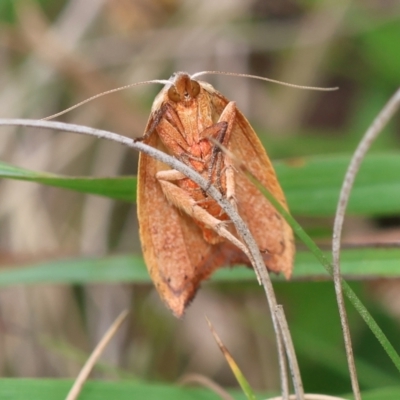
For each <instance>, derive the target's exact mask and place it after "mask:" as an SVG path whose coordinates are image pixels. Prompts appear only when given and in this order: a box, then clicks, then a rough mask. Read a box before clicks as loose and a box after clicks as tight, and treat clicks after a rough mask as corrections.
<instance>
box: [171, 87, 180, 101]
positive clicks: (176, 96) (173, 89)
mask: <svg viewBox="0 0 400 400" xmlns="http://www.w3.org/2000/svg"><path fill="white" fill-rule="evenodd" d="M168 97H169V99H170V100H172V101H173V102H175V103H177V102H178V101H180V100H181V96H179V93H178V92H177V91H176V87H175V86H171V87H170V88H169V89H168Z"/></svg>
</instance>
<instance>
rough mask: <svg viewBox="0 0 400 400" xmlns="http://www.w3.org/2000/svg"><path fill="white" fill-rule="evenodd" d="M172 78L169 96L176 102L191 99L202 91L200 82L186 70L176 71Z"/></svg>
mask: <svg viewBox="0 0 400 400" xmlns="http://www.w3.org/2000/svg"><path fill="white" fill-rule="evenodd" d="M170 80H171V81H172V85H171V87H170V88H169V89H168V98H169V99H170V100H171V101H173V102H175V103H178V102H180V101H183V102H188V101H191V100H193V99H195V98H196V97H197V96H198V94H199V93H200V84H199V82H197V81H195V80H193V79H191V78H190V76H189V75H188V74H187V73H186V72H176V73H175V74H174V75H172V76H171V78H170Z"/></svg>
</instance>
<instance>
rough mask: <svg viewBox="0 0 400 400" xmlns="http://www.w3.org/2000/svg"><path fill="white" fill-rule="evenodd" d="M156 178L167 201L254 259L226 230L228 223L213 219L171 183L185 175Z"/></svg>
mask: <svg viewBox="0 0 400 400" xmlns="http://www.w3.org/2000/svg"><path fill="white" fill-rule="evenodd" d="M156 178H157V180H158V182H159V183H160V185H161V188H162V191H163V193H164V195H165V197H166V198H167V200H168V201H169V202H170V203H171V204H173V205H174V206H175V207H176V208H178V209H179V210H182V211H184V212H185V213H186V214H187V215H189V216H190V217H192V218H193V219H194V220H196V221H199V222H201V223H203V224H204V225H206V226H207V227H208V228H210V229H212V230H214V231H215V232H216V233H217V234H218V235H219V236H221V237H223V238H225V239H227V240H228V241H230V242H231V243H233V244H234V245H236V246H237V247H238V248H239V249H240V250H242V251H243V253H245V254H246V255H247V256H248V257H249V259H250V260H252V257H251V255H250V253H249V251H248V250H247V247H246V246H245V245H244V244H243V243H242V242H241V241H240V240H239V239H237V238H236V237H235V236H234V235H233V234H232V233H230V232H229V231H228V230H227V229H226V223H225V222H223V221H220V220H219V219H217V218H215V217H213V216H212V215H211V214H209V213H208V212H207V211H206V210H204V209H203V208H202V207H200V206H199V205H198V204H197V202H196V201H195V200H194V199H193V198H192V197H191V196H190V194H188V193H187V192H186V191H185V190H183V189H181V188H180V187H178V186H176V185H175V184H174V183H171V181H174V180H178V179H182V178H185V176H184V175H183V174H181V173H180V172H178V171H176V170H168V171H160V172H158V173H157V174H156Z"/></svg>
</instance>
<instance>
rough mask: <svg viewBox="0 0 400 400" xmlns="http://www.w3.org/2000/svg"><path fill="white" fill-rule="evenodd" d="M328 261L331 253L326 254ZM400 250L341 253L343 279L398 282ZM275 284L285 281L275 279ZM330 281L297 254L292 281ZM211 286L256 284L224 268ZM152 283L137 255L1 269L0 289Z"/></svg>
mask: <svg viewBox="0 0 400 400" xmlns="http://www.w3.org/2000/svg"><path fill="white" fill-rule="evenodd" d="M324 256H325V257H326V258H327V259H328V257H330V253H328V252H326V253H324ZM399 259H400V249H397V248H387V249H382V248H379V249H368V248H361V249H351V250H344V251H343V252H342V271H343V275H344V276H346V277H349V278H352V279H373V278H399V277H400V266H399ZM272 278H273V279H274V280H281V279H283V278H282V277H280V276H277V275H272ZM315 279H318V280H321V279H330V276H329V274H328V273H327V272H326V271H324V270H323V269H322V268H321V264H320V263H319V262H318V260H317V259H316V258H315V256H314V255H313V254H312V253H310V252H306V251H299V252H297V254H296V261H295V267H294V272H293V277H292V280H315ZM211 281H212V282H243V281H248V282H255V280H254V272H253V270H251V269H249V268H245V267H235V268H222V269H219V270H218V271H216V272H215V274H214V275H213V277H212V278H211ZM100 282H109V283H117V282H121V283H128V282H129V283H150V277H149V274H148V272H147V269H146V266H145V264H144V261H143V258H142V257H141V256H137V255H116V256H108V257H101V258H95V257H92V258H89V257H81V258H69V259H62V260H50V261H43V262H38V263H34V264H30V265H27V266H20V267H15V266H9V267H2V269H1V270H0V286H11V285H28V284H43V283H61V284H86V283H100Z"/></svg>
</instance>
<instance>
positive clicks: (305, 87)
mask: <svg viewBox="0 0 400 400" xmlns="http://www.w3.org/2000/svg"><path fill="white" fill-rule="evenodd" d="M202 75H228V76H239V77H243V78H252V79H259V80H260V81H266V82H272V83H278V84H279V85H283V86H289V87H292V88H296V89H305V90H318V91H323V92H330V91H333V90H338V89H339V87H338V86H335V87H331V88H323V87H315V86H302V85H295V84H294V83H288V82H282V81H278V80H276V79H270V78H264V77H262V76H257V75H249V74H239V73H236V72H223V71H202V72H196V73H195V74H193V75H192V76H191V78H197V77H198V76H202Z"/></svg>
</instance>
